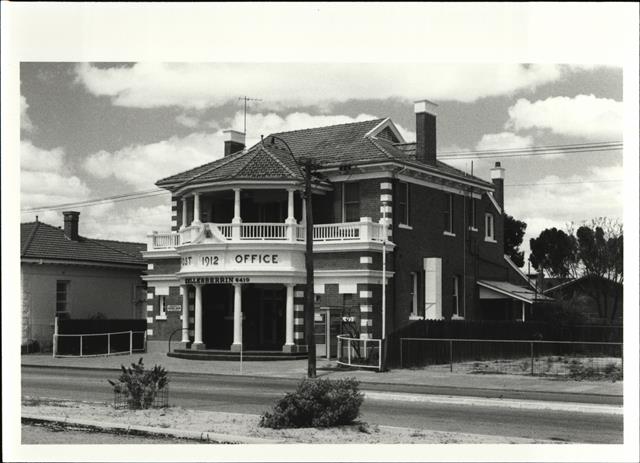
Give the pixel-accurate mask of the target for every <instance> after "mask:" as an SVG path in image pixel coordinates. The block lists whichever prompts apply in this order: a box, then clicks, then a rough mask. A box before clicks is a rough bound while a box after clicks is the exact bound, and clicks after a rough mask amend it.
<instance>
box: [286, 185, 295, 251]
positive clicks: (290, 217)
mask: <svg viewBox="0 0 640 463" xmlns="http://www.w3.org/2000/svg"><path fill="white" fill-rule="evenodd" d="M287 193H288V203H287V205H288V207H287V218H286V220H285V223H286V224H287V225H288V227H287V238H288V239H289V241H295V239H296V233H295V230H296V229H295V227H294V225H295V224H296V218H295V217H294V214H293V190H287Z"/></svg>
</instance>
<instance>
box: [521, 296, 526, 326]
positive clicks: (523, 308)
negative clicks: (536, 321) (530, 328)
mask: <svg viewBox="0 0 640 463" xmlns="http://www.w3.org/2000/svg"><path fill="white" fill-rule="evenodd" d="M525 318H526V316H525V302H524V301H522V321H523V322H524V321H526V320H525Z"/></svg>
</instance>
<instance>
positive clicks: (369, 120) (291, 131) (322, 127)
mask: <svg viewBox="0 0 640 463" xmlns="http://www.w3.org/2000/svg"><path fill="white" fill-rule="evenodd" d="M385 119H388V118H387V117H379V118H377V119H368V120H366V121H355V122H343V123H342V124H332V125H321V126H318V127H308V128H306V129H297V130H287V131H285V132H274V133H270V134H269V136H271V135H280V134H283V133H296V132H306V131H307V130H318V129H328V128H331V127H342V126H345V125H355V124H364V123H367V122H373V121H384V120H385ZM267 138H269V137H267Z"/></svg>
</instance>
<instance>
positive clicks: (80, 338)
mask: <svg viewBox="0 0 640 463" xmlns="http://www.w3.org/2000/svg"><path fill="white" fill-rule="evenodd" d="M80 357H82V335H80Z"/></svg>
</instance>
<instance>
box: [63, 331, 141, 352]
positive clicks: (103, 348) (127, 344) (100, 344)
mask: <svg viewBox="0 0 640 463" xmlns="http://www.w3.org/2000/svg"><path fill="white" fill-rule="evenodd" d="M146 350H147V332H146V331H119V332H114V333H92V334H54V335H53V356H54V357H98V356H108V355H117V354H133V353H134V352H146Z"/></svg>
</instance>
